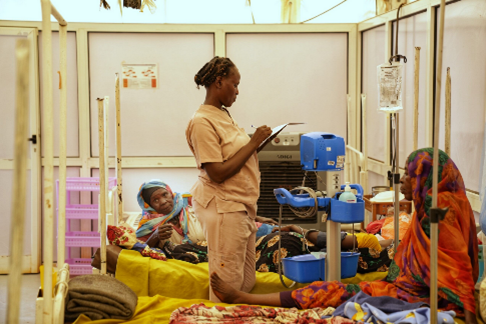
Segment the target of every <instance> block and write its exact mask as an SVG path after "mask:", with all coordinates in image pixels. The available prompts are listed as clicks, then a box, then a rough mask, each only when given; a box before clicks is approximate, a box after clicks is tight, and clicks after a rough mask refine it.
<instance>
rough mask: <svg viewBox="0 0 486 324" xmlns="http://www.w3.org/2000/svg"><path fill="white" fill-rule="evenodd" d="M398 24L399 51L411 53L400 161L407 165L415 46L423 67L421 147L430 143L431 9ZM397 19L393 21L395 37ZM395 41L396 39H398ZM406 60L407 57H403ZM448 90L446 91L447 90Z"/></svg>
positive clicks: (404, 92) (402, 114) (405, 72)
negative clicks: (427, 140)
mask: <svg viewBox="0 0 486 324" xmlns="http://www.w3.org/2000/svg"><path fill="white" fill-rule="evenodd" d="M399 24H400V25H399V28H398V53H399V54H401V55H405V56H406V57H407V63H405V64H404V70H403V88H402V104H403V111H401V112H400V113H399V114H400V118H399V119H400V127H399V130H400V136H399V141H400V143H399V148H400V154H399V157H400V161H398V162H399V165H400V167H401V168H403V167H405V159H406V158H407V156H408V155H409V154H410V153H411V152H412V151H413V117H414V93H415V91H414V66H415V47H417V46H418V47H420V71H419V102H418V103H419V105H418V107H419V118H418V148H422V147H426V146H427V142H426V137H425V135H426V132H425V125H426V124H427V122H428V121H429V118H428V116H427V114H426V104H427V101H426V91H425V89H426V84H427V68H428V66H427V55H428V53H427V13H425V12H421V13H418V14H416V15H413V16H411V17H407V18H403V19H400V23H399ZM395 30H396V22H394V23H393V37H395ZM394 41H395V40H394ZM402 63H403V61H402ZM443 93H444V92H443Z"/></svg>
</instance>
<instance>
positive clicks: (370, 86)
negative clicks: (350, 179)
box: [361, 26, 389, 161]
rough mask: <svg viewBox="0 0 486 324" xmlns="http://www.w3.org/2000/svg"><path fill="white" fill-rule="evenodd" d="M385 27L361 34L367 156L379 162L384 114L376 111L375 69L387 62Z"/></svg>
mask: <svg viewBox="0 0 486 324" xmlns="http://www.w3.org/2000/svg"><path fill="white" fill-rule="evenodd" d="M385 43H386V33H385V26H380V27H376V28H373V29H370V30H367V31H365V32H363V33H362V51H361V52H362V62H361V66H362V80H361V89H362V90H361V92H362V93H364V94H366V102H367V105H366V107H367V108H366V112H367V119H366V121H363V122H366V123H367V129H368V131H367V133H368V156H369V157H371V158H374V159H376V160H379V161H383V157H384V146H385V142H384V134H385V131H386V130H385V114H384V113H382V112H380V111H379V110H378V90H377V82H378V81H377V75H376V67H377V66H378V65H380V64H383V63H385V62H387V61H388V59H389V58H385V45H386V44H385Z"/></svg>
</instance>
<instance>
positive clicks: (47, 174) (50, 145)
mask: <svg viewBox="0 0 486 324" xmlns="http://www.w3.org/2000/svg"><path fill="white" fill-rule="evenodd" d="M41 5H42V60H43V67H44V68H43V73H42V74H43V75H42V79H43V90H44V93H43V96H42V97H43V101H44V102H43V118H42V121H43V123H44V134H43V135H42V136H43V137H44V188H43V191H44V224H43V225H44V226H43V228H44V246H43V250H44V254H43V257H44V290H43V296H44V311H43V317H42V322H43V323H44V324H51V323H52V265H53V249H54V235H53V234H54V233H53V228H54V166H53V159H54V131H53V128H54V127H53V121H54V109H53V103H52V35H51V31H52V30H51V2H50V1H49V0H41Z"/></svg>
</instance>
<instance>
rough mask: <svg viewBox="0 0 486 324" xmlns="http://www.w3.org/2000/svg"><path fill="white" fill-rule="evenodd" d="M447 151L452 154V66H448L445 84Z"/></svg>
mask: <svg viewBox="0 0 486 324" xmlns="http://www.w3.org/2000/svg"><path fill="white" fill-rule="evenodd" d="M445 87H446V88H445V92H446V97H445V152H446V153H447V155H449V156H451V68H450V67H448V68H447V78H446V85H445Z"/></svg>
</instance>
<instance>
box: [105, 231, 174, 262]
mask: <svg viewBox="0 0 486 324" xmlns="http://www.w3.org/2000/svg"><path fill="white" fill-rule="evenodd" d="M106 236H107V237H108V242H109V243H110V244H111V245H117V246H120V247H122V248H125V249H127V250H134V251H138V252H140V254H141V255H143V256H145V257H150V258H152V259H156V260H163V261H166V260H167V258H166V256H165V253H164V252H163V251H162V250H161V249H158V248H151V247H150V246H148V245H147V244H145V243H144V242H142V241H140V240H138V239H137V235H136V234H135V230H134V229H133V228H131V227H130V226H128V225H126V224H123V225H118V226H113V225H108V230H107V232H106Z"/></svg>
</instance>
